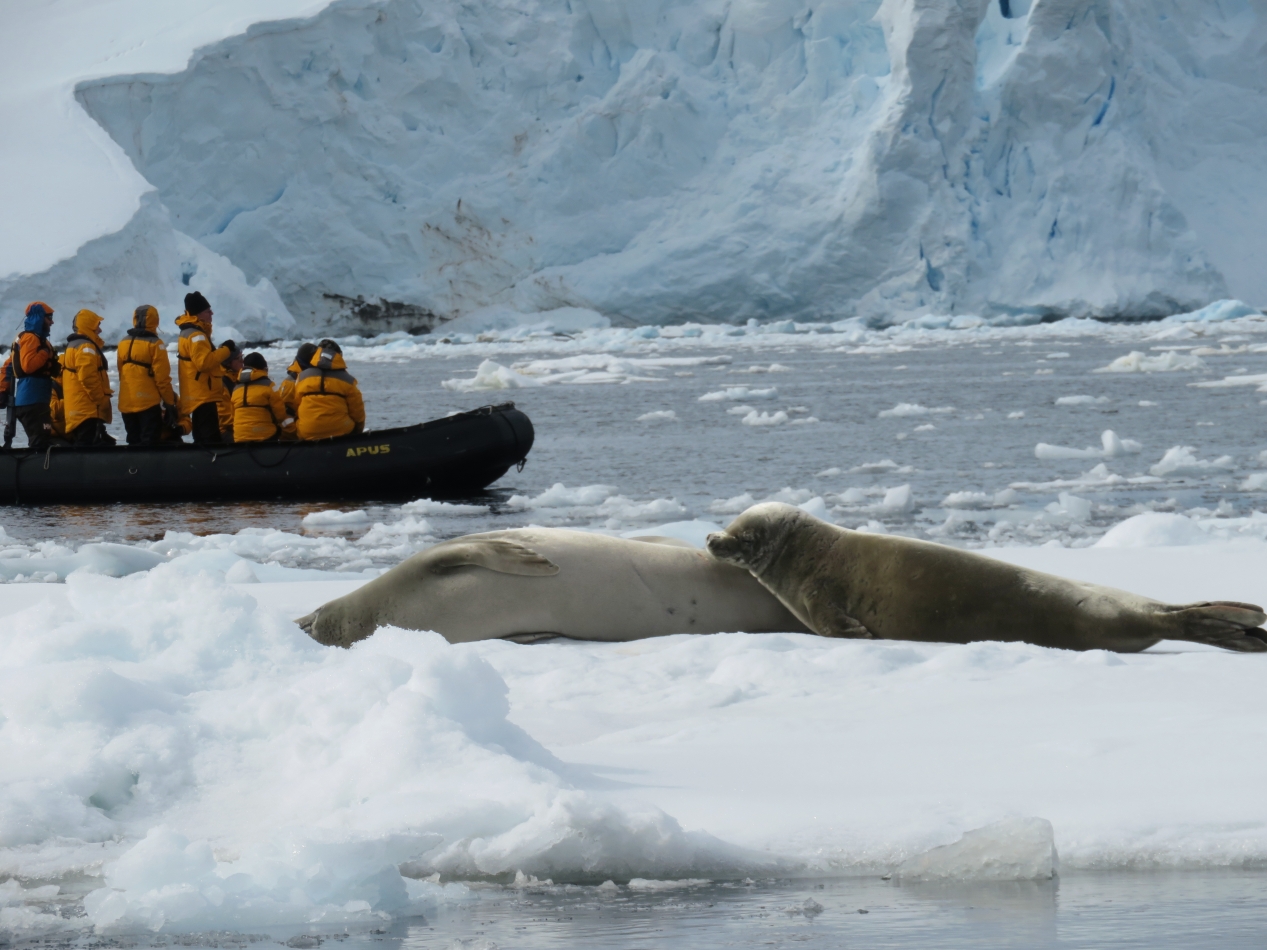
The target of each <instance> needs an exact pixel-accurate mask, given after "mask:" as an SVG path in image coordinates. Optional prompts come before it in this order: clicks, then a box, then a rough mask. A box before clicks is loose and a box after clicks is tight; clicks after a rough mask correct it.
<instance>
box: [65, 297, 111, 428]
mask: <svg viewBox="0 0 1267 950" xmlns="http://www.w3.org/2000/svg"><path fill="white" fill-rule="evenodd" d="M71 326H72V328H73V329H72V331H71V334H70V337H69V338H67V340H66V352H65V353H63V354H62V394H63V400H64V402H65V407H66V438H67V439H69V440H70V441H71V443H72V444H74V445H114V438H113V437H111V436H110V435H109V434H108V433H107V432H106V426H107V425H108V424H109V423H111V422H113V421H114V410H113V409H112V408H111V406H110V397H111V396H113V395H114V391H113V390H111V389H110V364H109V363H108V362H107V361H106V356H105V352H104V351H105V343H104V342H103V341H102V339H101V335H100V330H101V317H99V316H98V315H97V314H95V313H93V312H92V311H91V310H80V311H79V313H77V314H75V319H74V320H73V321H72V323H71Z"/></svg>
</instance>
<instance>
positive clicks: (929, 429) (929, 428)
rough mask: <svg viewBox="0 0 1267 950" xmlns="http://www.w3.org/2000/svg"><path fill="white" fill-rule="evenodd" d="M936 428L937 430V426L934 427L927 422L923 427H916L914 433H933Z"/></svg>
mask: <svg viewBox="0 0 1267 950" xmlns="http://www.w3.org/2000/svg"><path fill="white" fill-rule="evenodd" d="M936 428H937V427H936V426H935V425H933V424H932V423H931V422H925V423H924V424H923V425H922V426H916V427H915V428H914V429H913V430H912V431H914V432H932V431H933V430H934V429H936Z"/></svg>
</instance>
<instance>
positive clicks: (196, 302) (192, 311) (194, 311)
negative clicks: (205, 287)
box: [185, 290, 211, 317]
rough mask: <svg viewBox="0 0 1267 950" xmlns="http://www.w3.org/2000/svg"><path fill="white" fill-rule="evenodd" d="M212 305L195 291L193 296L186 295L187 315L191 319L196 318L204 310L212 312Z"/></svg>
mask: <svg viewBox="0 0 1267 950" xmlns="http://www.w3.org/2000/svg"><path fill="white" fill-rule="evenodd" d="M210 309H211V304H209V303H207V298H206V297H204V296H203V295H202V294H200V293H199V292H198V291H196V290H195V291H194V292H193V293H191V294H185V313H187V314H189V315H190V316H191V317H196V316H198V314H200V313H202V312H203V311H204V310H210Z"/></svg>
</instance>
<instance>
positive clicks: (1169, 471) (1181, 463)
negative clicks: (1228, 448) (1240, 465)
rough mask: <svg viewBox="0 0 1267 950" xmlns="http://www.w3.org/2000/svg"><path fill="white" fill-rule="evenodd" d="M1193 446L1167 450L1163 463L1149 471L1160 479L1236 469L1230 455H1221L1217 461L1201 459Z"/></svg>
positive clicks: (1174, 447)
mask: <svg viewBox="0 0 1267 950" xmlns="http://www.w3.org/2000/svg"><path fill="white" fill-rule="evenodd" d="M1193 451H1194V449H1193V447H1192V446H1191V445H1175V446H1172V447H1170V448H1168V449H1166V454H1165V455H1163V456H1162V457H1161V461H1160V462H1158V463H1157V464H1156V465H1154V466H1152V467H1151V468H1150V469H1149V470H1148V471H1149V472H1150V473H1151V474H1153V475H1157V476H1160V477H1165V476H1167V475H1208V474H1209V473H1210V472H1215V471H1219V470H1227V469H1231V468H1235V467H1236V462H1235V460H1234V459H1233V458H1232V456H1230V455H1220V456H1219V457H1218V458H1216V459H1213V460H1211V459H1199V458H1197V457H1196V456H1195V455H1194V454H1193Z"/></svg>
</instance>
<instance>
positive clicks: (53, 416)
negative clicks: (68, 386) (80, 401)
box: [48, 373, 66, 439]
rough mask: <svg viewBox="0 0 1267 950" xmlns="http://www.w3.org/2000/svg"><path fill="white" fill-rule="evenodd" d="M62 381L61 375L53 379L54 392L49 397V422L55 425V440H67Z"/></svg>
mask: <svg viewBox="0 0 1267 950" xmlns="http://www.w3.org/2000/svg"><path fill="white" fill-rule="evenodd" d="M62 379H63V377H62V376H61V374H60V373H59V374H58V375H57V376H54V377H53V391H52V394H51V395H50V396H49V397H48V415H49V421H50V422H52V423H53V438H55V439H64V438H66V397H65V394H64V393H63V392H62Z"/></svg>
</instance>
